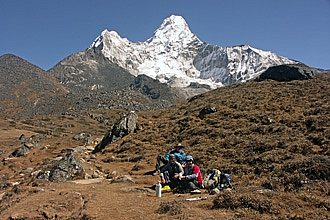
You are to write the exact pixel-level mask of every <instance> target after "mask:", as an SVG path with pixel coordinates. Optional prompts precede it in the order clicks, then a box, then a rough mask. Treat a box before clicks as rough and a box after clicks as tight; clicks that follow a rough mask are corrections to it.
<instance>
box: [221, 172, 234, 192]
mask: <svg viewBox="0 0 330 220" xmlns="http://www.w3.org/2000/svg"><path fill="white" fill-rule="evenodd" d="M231 182H232V178H231V175H230V174H228V173H221V174H220V176H219V183H218V188H219V189H225V188H228V187H230V188H231V187H232V184H231Z"/></svg>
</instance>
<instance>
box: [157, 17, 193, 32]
mask: <svg viewBox="0 0 330 220" xmlns="http://www.w3.org/2000/svg"><path fill="white" fill-rule="evenodd" d="M167 26H170V27H171V28H178V29H185V28H188V24H187V22H186V20H185V19H184V18H183V17H182V16H178V15H171V16H170V17H168V18H165V19H164V21H163V23H162V24H161V26H160V28H161V29H162V28H166V27H167ZM188 29H189V28H188Z"/></svg>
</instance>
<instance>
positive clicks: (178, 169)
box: [160, 154, 184, 189]
mask: <svg viewBox="0 0 330 220" xmlns="http://www.w3.org/2000/svg"><path fill="white" fill-rule="evenodd" d="M183 173H184V171H183V168H182V165H181V164H180V163H179V162H177V161H176V158H175V155H174V154H170V155H169V162H168V163H167V164H166V165H165V166H164V167H163V168H162V169H161V170H160V174H161V175H160V177H161V183H162V185H163V186H166V185H169V186H170V188H171V189H175V188H176V187H177V186H178V182H179V181H180V178H181V177H182V175H183Z"/></svg>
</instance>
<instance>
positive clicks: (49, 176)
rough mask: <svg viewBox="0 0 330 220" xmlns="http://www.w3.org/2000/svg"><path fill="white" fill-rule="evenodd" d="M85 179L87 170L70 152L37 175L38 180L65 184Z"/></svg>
mask: <svg viewBox="0 0 330 220" xmlns="http://www.w3.org/2000/svg"><path fill="white" fill-rule="evenodd" d="M84 177H85V170H84V168H83V166H82V163H81V162H80V160H79V158H77V157H76V156H75V155H74V154H73V152H69V153H67V154H65V155H64V156H63V157H60V158H59V159H58V160H54V161H52V162H51V163H50V164H48V165H47V166H46V167H45V168H44V169H43V170H41V171H40V172H38V174H37V179H46V180H49V181H51V182H64V181H67V180H74V179H83V178H84Z"/></svg>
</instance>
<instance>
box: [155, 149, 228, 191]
mask: <svg viewBox="0 0 330 220" xmlns="http://www.w3.org/2000/svg"><path fill="white" fill-rule="evenodd" d="M157 174H159V175H160V183H161V185H162V191H164V192H165V191H173V192H177V193H192V194H197V193H198V194H199V193H201V189H207V190H208V192H209V193H211V194H215V193H219V192H220V191H221V190H223V189H226V188H232V178H231V176H230V175H229V174H227V173H222V172H221V171H220V170H218V169H209V170H207V172H206V176H205V179H204V178H203V175H202V173H201V170H200V168H199V166H198V165H197V164H196V163H195V162H194V158H193V156H191V155H187V154H186V153H185V152H184V146H183V145H181V144H178V145H177V146H176V147H175V148H174V149H172V150H170V151H168V152H167V153H166V154H165V156H164V157H163V156H162V155H159V156H158V157H157V162H156V171H155V173H154V175H157Z"/></svg>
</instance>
